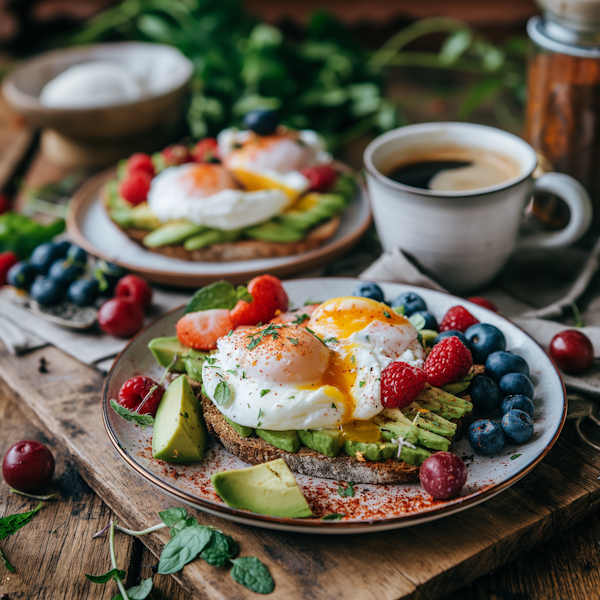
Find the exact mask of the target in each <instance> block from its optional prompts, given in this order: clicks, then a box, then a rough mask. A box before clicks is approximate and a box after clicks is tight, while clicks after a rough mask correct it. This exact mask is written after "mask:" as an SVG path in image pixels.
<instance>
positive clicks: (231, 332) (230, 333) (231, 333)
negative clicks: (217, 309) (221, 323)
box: [227, 329, 233, 337]
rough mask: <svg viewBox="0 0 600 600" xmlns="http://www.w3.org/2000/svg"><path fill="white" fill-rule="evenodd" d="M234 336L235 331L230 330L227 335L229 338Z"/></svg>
mask: <svg viewBox="0 0 600 600" xmlns="http://www.w3.org/2000/svg"><path fill="white" fill-rule="evenodd" d="M232 335H233V329H230V330H229V333H228V334H227V337H231V336H232Z"/></svg>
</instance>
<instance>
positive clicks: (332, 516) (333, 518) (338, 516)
mask: <svg viewBox="0 0 600 600" xmlns="http://www.w3.org/2000/svg"><path fill="white" fill-rule="evenodd" d="M345 516H346V515H343V514H342V513H331V514H329V515H325V516H324V517H321V521H341V520H342V519H343V518H344V517H345Z"/></svg>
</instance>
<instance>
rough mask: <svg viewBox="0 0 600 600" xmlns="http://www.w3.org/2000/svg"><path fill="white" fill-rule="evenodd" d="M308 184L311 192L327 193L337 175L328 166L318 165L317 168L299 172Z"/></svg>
mask: <svg viewBox="0 0 600 600" xmlns="http://www.w3.org/2000/svg"><path fill="white" fill-rule="evenodd" d="M300 172H301V173H302V175H304V177H306V179H308V181H309V183H310V188H309V189H311V190H312V191H313V192H327V191H328V190H330V189H331V188H332V187H333V184H334V183H335V182H336V181H337V178H338V174H337V173H336V171H335V170H334V169H332V168H331V167H330V166H329V165H320V166H318V167H307V168H306V169H302V171H300Z"/></svg>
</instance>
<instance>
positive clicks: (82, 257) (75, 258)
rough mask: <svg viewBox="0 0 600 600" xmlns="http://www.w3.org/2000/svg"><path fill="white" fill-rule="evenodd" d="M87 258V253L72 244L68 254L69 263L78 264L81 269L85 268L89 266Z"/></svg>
mask: <svg viewBox="0 0 600 600" xmlns="http://www.w3.org/2000/svg"><path fill="white" fill-rule="evenodd" d="M87 257H88V255H87V252H86V251H85V250H84V249H83V248H80V247H79V246H76V245H75V244H72V245H71V247H70V248H69V251H68V252H67V259H68V260H69V262H72V263H77V266H79V267H85V265H86V264H87Z"/></svg>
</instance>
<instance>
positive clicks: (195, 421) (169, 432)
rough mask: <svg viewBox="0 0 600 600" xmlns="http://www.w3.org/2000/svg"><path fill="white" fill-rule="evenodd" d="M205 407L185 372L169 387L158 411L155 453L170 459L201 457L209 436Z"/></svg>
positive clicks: (153, 439)
mask: <svg viewBox="0 0 600 600" xmlns="http://www.w3.org/2000/svg"><path fill="white" fill-rule="evenodd" d="M207 436H208V434H207V432H206V426H205V424H204V418H203V416H202V406H201V405H200V403H199V402H198V400H197V398H196V396H195V395H194V392H192V389H191V388H190V384H189V383H188V380H187V379H186V376H185V375H180V376H179V377H178V378H177V379H175V380H174V381H173V382H172V383H171V385H170V386H169V387H168V388H167V391H166V392H165V394H164V396H163V398H162V400H161V402H160V404H159V406H158V411H157V412H156V419H155V421H154V435H153V436H152V456H153V457H154V458H157V459H158V460H165V461H167V462H174V463H185V462H194V461H197V460H202V457H203V456H204V448H205V447H206V439H207Z"/></svg>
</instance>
